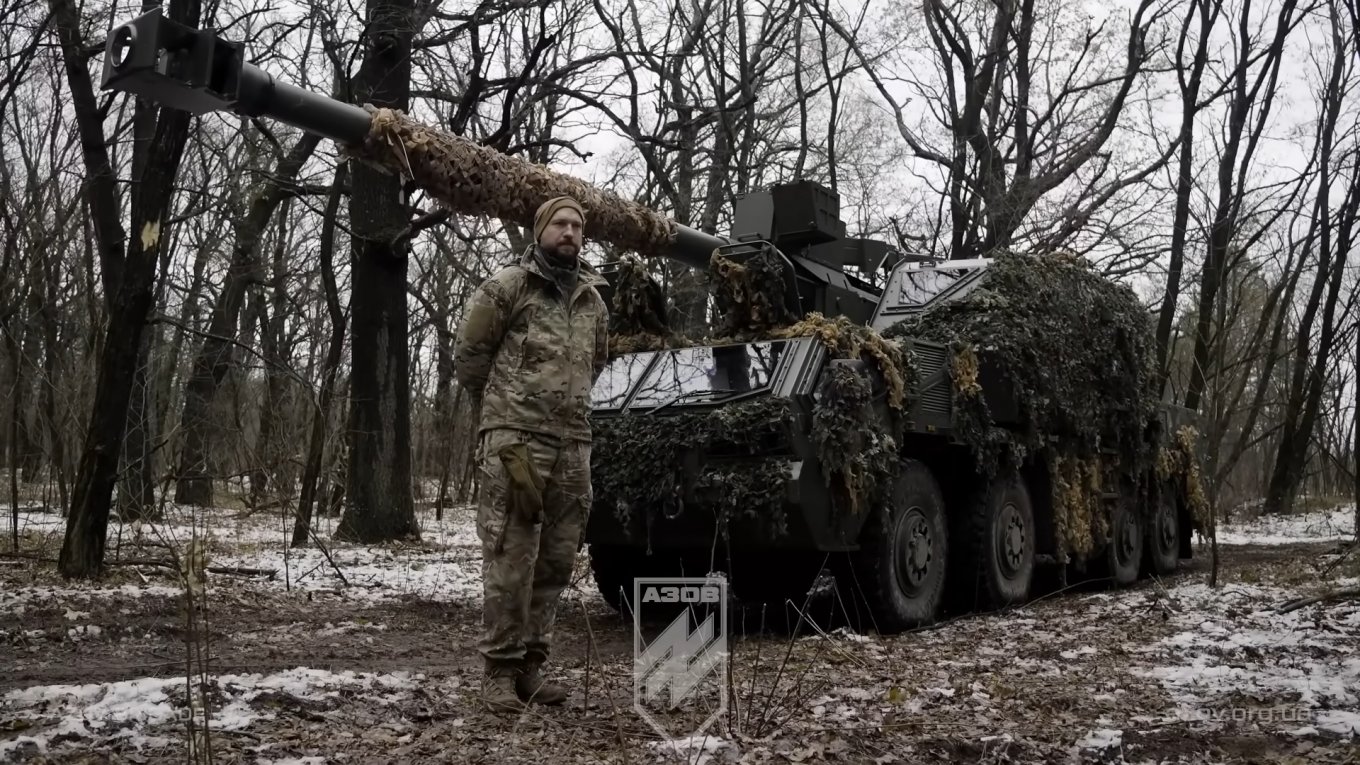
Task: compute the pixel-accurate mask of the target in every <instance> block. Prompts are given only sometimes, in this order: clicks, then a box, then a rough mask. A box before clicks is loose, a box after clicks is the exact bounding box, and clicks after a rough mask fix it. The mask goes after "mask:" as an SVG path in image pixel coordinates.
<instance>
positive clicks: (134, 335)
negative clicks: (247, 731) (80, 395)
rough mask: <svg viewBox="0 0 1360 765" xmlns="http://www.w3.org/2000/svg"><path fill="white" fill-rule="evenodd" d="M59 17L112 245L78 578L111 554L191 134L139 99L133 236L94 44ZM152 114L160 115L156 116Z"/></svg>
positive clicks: (81, 502) (55, 15)
mask: <svg viewBox="0 0 1360 765" xmlns="http://www.w3.org/2000/svg"><path fill="white" fill-rule="evenodd" d="M50 7H51V10H52V21H53V25H54V27H55V28H56V30H57V34H58V38H59V39H60V42H61V49H62V56H63V58H64V60H65V64H66V71H67V78H68V85H69V87H70V90H71V95H72V100H73V102H74V105H75V109H76V121H77V125H78V128H79V130H80V134H81V143H82V146H83V148H84V151H85V160H86V170H87V172H88V173H89V175H90V178H91V184H92V188H91V189H90V199H91V206H92V208H93V210H94V217H95V219H96V231H97V232H98V239H99V245H100V252H101V253H102V255H103V257H102V263H101V265H102V266H103V270H104V273H103V276H104V285H105V294H106V295H107V296H108V299H107V302H108V307H109V326H108V331H107V337H106V340H105V343H104V347H103V352H102V355H101V358H100V361H99V372H98V376H97V381H96V385H95V399H94V408H93V410H92V412H91V414H90V427H89V429H88V431H87V433H88V435H87V436H86V439H85V445H84V448H83V450H82V453H81V458H80V468H79V470H78V471H77V474H76V482H75V488H74V491H73V493H72V497H71V512H70V517H69V519H68V523H67V527H66V538H65V541H64V543H63V545H62V549H61V555H60V558H59V563H58V566H59V568H60V570H61V572H62V574H63V575H64V576H66V577H68V578H73V577H91V576H95V575H98V574H99V573H100V572H101V571H102V569H103V564H104V544H105V532H106V529H107V526H108V520H109V506H110V502H111V499H112V492H113V487H114V483H115V481H116V478H117V468H118V457H119V448H118V445H119V444H120V443H121V442H122V440H123V434H124V432H125V429H126V425H127V413H128V402H129V400H130V398H131V396H132V384H133V378H134V373H135V370H136V367H137V361H138V356H139V349H140V348H141V346H142V342H141V341H142V334H143V332H144V330H145V327H146V322H147V319H148V316H149V313H150V309H151V306H152V301H153V298H154V287H155V278H156V267H157V265H158V263H159V257H158V256H159V253H160V251H161V250H160V248H161V247H163V246H164V242H165V241H166V237H167V234H168V231H167V230H166V223H167V220H166V216H167V212H168V211H169V209H170V206H171V198H172V195H173V193H174V183H173V181H174V178H175V175H176V173H177V171H178V169H179V162H180V158H181V156H182V155H183V152H184V146H185V143H186V142H187V140H188V136H189V122H190V119H191V118H190V115H189V114H188V113H187V112H183V111H178V110H172V109H163V108H159V107H155V106H152V105H149V104H148V105H139V108H142V109H144V110H147V111H144V112H143V113H148V112H149V113H151V114H153V115H154V119H155V127H154V130H151V131H149V135H148V145H147V148H146V157H147V159H146V162H145V164H144V165H143V166H142V167H141V170H142V173H141V175H140V176H139V177H137V178H136V184H135V186H134V190H133V193H132V201H131V209H132V218H131V219H132V221H133V231H134V236H132V237H131V238H128V239H126V240H125V239H124V237H123V229H122V225H121V223H120V222H119V220H118V218H119V216H118V202H117V194H116V190H115V188H114V186H113V170H112V165H111V164H110V163H109V161H108V154H107V150H106V149H105V147H104V136H103V127H102V123H103V119H102V116H101V114H100V110H99V109H98V107H97V106H96V103H95V99H94V90H93V84H92V83H91V81H90V75H89V70H88V67H87V65H86V62H87V55H88V54H87V51H88V50H89V48H90V46H89V44H88V42H87V41H85V40H84V39H83V38H82V36H81V26H80V22H79V18H78V16H77V15H76V10H75V7H74V5H73V4H72V3H71V2H70V0H51V4H50ZM200 12H201V9H200V6H199V4H198V2H196V0H173V1H172V2H171V4H170V8H169V13H168V16H169V18H171V19H173V20H175V21H178V22H180V23H182V24H187V25H190V26H197V24H198V21H199V16H200ZM147 119H148V121H149V120H150V118H147Z"/></svg>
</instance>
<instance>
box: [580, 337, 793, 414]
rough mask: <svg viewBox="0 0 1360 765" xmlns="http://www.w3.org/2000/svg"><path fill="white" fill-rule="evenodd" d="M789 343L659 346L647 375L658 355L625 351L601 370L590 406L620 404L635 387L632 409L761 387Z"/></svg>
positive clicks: (707, 398)
mask: <svg viewBox="0 0 1360 765" xmlns="http://www.w3.org/2000/svg"><path fill="white" fill-rule="evenodd" d="M786 344H787V343H786V341H783V340H779V341H771V342H760V343H749V344H745V345H725V346H716V347H715V346H705V347H699V348H678V349H675V350H668V351H661V352H659V357H658V358H656V360H655V362H656V363H655V364H654V365H653V366H652V368H651V371H650V372H646V376H645V378H644V377H643V374H644V371H645V370H646V369H647V366H648V364H650V363H651V362H652V360H653V357H654V356H658V354H657V353H639V354H634V355H629V356H623V357H620V358H618V359H615V361H614V363H612V364H611V365H610V366H609V368H608V369H606V370H605V371H604V373H603V374H601V375H600V379H599V380H598V381H597V382H596V384H595V389H594V391H592V396H591V398H592V405H593V406H595V407H596V408H599V409H616V408H619V407H620V406H622V405H623V402H624V401H625V400H626V399H627V397H628V395H629V393H630V392H631V390H632V389H633V388H634V387H635V386H636V387H638V391H637V394H636V395H635V396H634V398H633V400H632V403H631V404H630V405H629V406H630V408H650V407H655V406H661V405H662V404H668V405H673V406H684V405H687V404H704V403H713V402H715V401H719V400H722V399H725V398H728V397H730V396H734V395H737V394H740V393H745V392H748V391H754V390H759V389H761V388H764V387H765V386H767V385H769V384H770V380H771V379H772V378H773V377H774V372H775V370H776V369H777V365H778V363H779V359H780V357H781V355H782V352H783V349H784V346H785V345H786Z"/></svg>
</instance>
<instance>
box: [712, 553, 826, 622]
mask: <svg viewBox="0 0 1360 765" xmlns="http://www.w3.org/2000/svg"><path fill="white" fill-rule="evenodd" d="M825 557H826V554H825V553H819V552H804V551H801V550H798V551H785V550H777V551H775V550H759V549H753V550H734V551H733V552H732V558H733V559H734V560H733V561H732V562H731V566H730V568H731V571H732V589H733V591H734V592H735V594H736V596H737V598H739V599H740V600H741V601H743V602H745V603H748V604H754V603H764V604H766V605H776V606H783V605H784V602H785V601H786V600H791V601H793V603H794V605H796V606H798V607H799V608H802V607H803V603H804V601H805V600H806V598H807V594H808V591H809V590H811V589H812V585H813V584H814V583H815V582H816V581H817V577H818V576H819V575H820V574H821V573H822V562H823V559H824V558H825Z"/></svg>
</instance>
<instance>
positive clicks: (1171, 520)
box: [1146, 486, 1181, 576]
mask: <svg viewBox="0 0 1360 765" xmlns="http://www.w3.org/2000/svg"><path fill="white" fill-rule="evenodd" d="M1158 494H1159V495H1160V496H1159V497H1158V501H1157V506H1156V508H1155V509H1154V511H1153V514H1152V522H1151V524H1150V525H1149V528H1148V533H1147V535H1146V536H1147V545H1146V549H1147V561H1146V568H1147V570H1148V571H1149V572H1151V573H1153V574H1157V575H1158V576H1166V575H1168V574H1172V573H1175V571H1176V566H1177V565H1178V564H1179V563H1180V552H1181V519H1180V514H1179V513H1178V512H1177V511H1176V495H1175V493H1174V492H1173V491H1172V490H1171V488H1170V487H1167V486H1163V487H1162V490H1161V491H1160V492H1158Z"/></svg>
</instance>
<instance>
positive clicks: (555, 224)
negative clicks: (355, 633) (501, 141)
mask: <svg viewBox="0 0 1360 765" xmlns="http://www.w3.org/2000/svg"><path fill="white" fill-rule="evenodd" d="M584 226H585V211H584V210H583V209H582V207H581V205H580V204H578V203H577V202H576V201H575V200H573V199H571V198H569V197H556V198H553V199H549V200H548V201H546V202H544V203H543V204H542V205H541V206H540V207H539V208H538V212H537V214H536V215H535V216H534V238H535V239H536V240H537V241H536V243H535V244H534V245H531V246H530V247H529V248H528V249H527V250H526V251H525V253H524V255H523V257H522V258H520V260H519V261H518V262H517V263H515V264H513V265H510V266H508V267H506V268H503V269H501V270H500V271H498V272H497V273H496V274H494V275H493V276H492V277H491V278H490V279H488V280H487V281H486V282H484V283H483V284H482V285H481V286H480V287H479V288H478V289H477V290H476V292H474V293H473V296H472V299H471V301H470V303H469V305H468V308H467V312H466V314H465V316H464V319H463V322H462V326H461V327H460V328H459V335H458V342H457V347H456V349H455V356H454V363H455V368H456V370H457V375H458V381H459V383H460V384H461V385H462V386H463V387H464V388H465V389H466V390H468V391H469V393H470V394H471V396H472V402H473V408H474V409H473V410H474V411H476V412H478V413H479V414H478V417H479V423H478V456H477V459H478V462H479V466H480V470H481V489H480V496H479V498H478V509H477V535H478V537H480V539H481V540H482V574H483V578H484V585H483V603H482V619H483V624H484V628H485V631H484V633H483V636H482V639H481V640H480V641H479V643H478V650H479V651H480V652H481V654H482V656H483V657H484V660H485V664H486V676H485V679H484V680H483V685H482V697H483V700H484V702H485V703H486V704H487V706H488V708H489V709H491V710H492V711H496V712H504V711H514V710H517V709H521V708H523V703H525V702H529V701H533V702H536V703H542V704H561V703H562V702H563V701H564V700H565V699H566V696H567V694H566V690H565V689H564V688H562V687H561V686H560V685H556V684H553V683H549V682H547V681H545V680H544V678H543V675H542V671H541V668H542V666H543V663H544V662H545V661H546V660H547V658H548V651H549V645H550V643H551V641H552V627H553V621H554V618H555V615H556V609H557V601H558V597H559V595H560V594H561V592H562V590H563V588H565V587H566V585H567V583H568V582H569V581H570V580H571V574H572V568H573V565H574V563H575V561H576V554H577V552H578V551H579V550H580V546H581V535H582V533H583V532H584V529H585V523H586V517H587V514H588V513H589V511H590V501H591V486H590V445H591V430H590V423H589V420H588V419H587V416H588V414H589V411H590V390H591V388H592V387H593V385H594V382H595V380H596V378H597V377H599V375H600V373H601V372H602V371H603V370H604V366H605V363H606V361H607V359H608V348H607V340H608V335H607V331H608V312H607V309H606V307H605V303H604V300H603V298H601V297H600V293H599V292H598V290H597V288H598V287H599V286H600V285H603V284H605V283H606V282H605V280H604V279H603V278H601V277H600V275H599V273H598V272H597V271H596V270H595V269H594V268H592V267H591V266H590V265H589V264H587V263H586V262H585V261H584V260H582V259H581V258H580V257H579V256H580V252H581V246H582V244H583V239H584V237H583V229H584Z"/></svg>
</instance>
